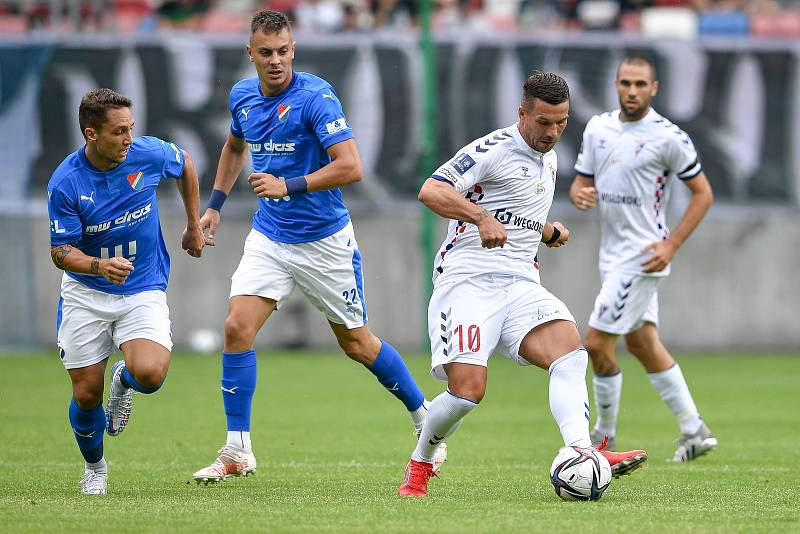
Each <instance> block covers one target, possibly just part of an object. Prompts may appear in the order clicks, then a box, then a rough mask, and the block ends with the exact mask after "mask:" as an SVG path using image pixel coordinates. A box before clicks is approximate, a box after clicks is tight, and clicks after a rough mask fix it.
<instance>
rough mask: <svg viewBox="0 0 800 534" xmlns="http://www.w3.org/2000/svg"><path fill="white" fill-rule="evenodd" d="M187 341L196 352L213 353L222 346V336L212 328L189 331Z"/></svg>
mask: <svg viewBox="0 0 800 534" xmlns="http://www.w3.org/2000/svg"><path fill="white" fill-rule="evenodd" d="M186 341H187V344H188V345H189V348H190V349H191V350H193V351H194V352H202V353H205V354H211V353H212V352H217V351H219V350H220V349H221V348H222V336H221V335H220V333H219V332H218V331H217V330H215V329H212V328H196V329H194V330H192V331H191V332H189V335H188V336H187V338H186Z"/></svg>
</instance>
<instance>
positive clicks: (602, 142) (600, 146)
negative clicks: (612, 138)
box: [597, 139, 606, 150]
mask: <svg viewBox="0 0 800 534" xmlns="http://www.w3.org/2000/svg"><path fill="white" fill-rule="evenodd" d="M597 148H598V149H599V150H605V149H606V140H605V139H598V140H597Z"/></svg>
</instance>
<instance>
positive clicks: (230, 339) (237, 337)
mask: <svg viewBox="0 0 800 534" xmlns="http://www.w3.org/2000/svg"><path fill="white" fill-rule="evenodd" d="M256 333H257V332H256V330H255V328H253V327H252V326H251V325H249V324H248V323H247V322H246V321H243V320H241V319H240V318H238V317H235V316H233V315H229V316H228V317H227V318H226V319H225V345H226V347H227V346H230V345H237V346H238V345H246V348H249V347H250V346H251V345H252V343H253V340H254V339H255V337H256ZM243 350H246V349H243Z"/></svg>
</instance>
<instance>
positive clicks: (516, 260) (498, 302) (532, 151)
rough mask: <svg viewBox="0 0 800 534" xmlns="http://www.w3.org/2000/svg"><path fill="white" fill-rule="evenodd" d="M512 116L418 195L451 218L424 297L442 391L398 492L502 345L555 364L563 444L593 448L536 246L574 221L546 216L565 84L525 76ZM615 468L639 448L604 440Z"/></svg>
mask: <svg viewBox="0 0 800 534" xmlns="http://www.w3.org/2000/svg"><path fill="white" fill-rule="evenodd" d="M518 114H519V122H517V123H516V124H512V125H511V126H508V127H507V128H502V129H500V130H496V131H494V132H492V133H490V134H488V135H486V136H484V137H482V138H480V139H476V140H475V141H473V142H471V143H470V144H468V145H467V146H465V147H464V148H462V149H461V150H460V151H459V152H458V153H457V154H456V155H455V156H454V157H453V158H452V159H451V160H450V161H448V162H447V163H445V164H444V165H442V166H441V167H439V168H438V169H437V170H436V171H435V172H434V173H433V174H432V175H431V177H430V178H429V179H428V180H427V181H426V182H425V184H424V185H423V186H422V189H421V191H420V193H419V199H420V201H421V202H423V203H424V204H425V205H426V206H428V208H430V209H431V210H433V211H434V212H435V213H437V214H438V215H440V216H442V217H445V218H447V219H450V226H449V231H448V234H447V237H446V238H445V240H444V242H443V243H442V246H441V248H440V249H439V252H438V253H437V254H436V256H435V258H434V265H433V267H434V272H433V280H434V290H433V295H432V296H431V301H430V305H429V307H428V332H429V334H430V339H431V353H432V362H431V372H432V373H433V375H434V376H435V377H436V378H438V379H440V380H447V390H446V391H445V392H443V393H442V394H441V395H439V396H438V397H436V398H435V399H434V400H433V401H432V402H431V405H430V409H429V412H428V418H427V419H426V421H425V425H424V426H423V428H422V434H421V436H420V439H419V441H418V442H417V447H416V449H415V450H414V452H413V453H412V454H411V460H410V461H409V463H408V465H407V466H406V474H405V478H404V480H403V482H402V485H401V486H400V489H399V492H398V493H399V494H400V495H405V496H417V497H422V496H426V495H427V494H428V480H429V479H430V477H431V476H432V475H433V474H434V472H433V455H434V452H435V450H436V446H437V445H438V444H439V443H440V442H442V441H443V440H444V439H446V438H447V437H448V436H450V435H451V434H452V433H453V432H455V431H456V429H457V428H458V427H459V425H460V424H461V420H462V418H463V417H464V416H466V415H467V414H468V413H469V412H470V411H472V410H473V409H474V408H476V407H477V406H478V403H479V402H480V401H481V400H482V399H483V396H484V393H485V391H486V378H487V364H488V361H489V357H490V356H491V355H492V353H494V352H497V353H499V354H502V355H503V356H506V357H508V358H511V359H512V360H514V361H516V362H517V363H519V364H521V365H529V364H533V365H536V366H538V367H540V368H542V369H545V370H547V371H548V372H549V373H550V409H551V411H552V414H553V417H554V418H555V420H556V423H557V424H558V427H559V429H560V431H561V435H562V437H563V439H564V443H565V444H566V445H568V446H577V447H584V448H589V447H591V446H592V445H591V441H590V437H589V399H588V393H587V389H586V366H587V360H588V358H587V356H586V351H585V350H584V348H583V347H582V346H581V339H580V334H579V333H578V329H577V327H576V326H575V321H574V319H573V317H572V315H571V314H570V312H569V310H567V307H566V306H565V305H564V303H563V302H561V301H560V300H559V299H558V298H556V297H555V296H553V295H552V294H551V293H550V292H548V291H547V290H546V289H545V288H544V287H542V286H541V285H540V283H539V266H538V262H537V258H536V252H537V249H538V247H539V243H540V242H541V241H543V242H544V243H545V245H547V246H548V247H560V246H562V245H564V244H566V242H567V240H568V239H569V231H568V230H567V229H566V228H565V227H564V226H563V225H562V224H561V223H558V222H555V223H552V224H551V223H549V222H547V214H548V212H549V211H550V205H551V204H552V202H553V193H554V191H555V185H556V169H557V168H558V165H557V161H556V153H555V151H554V150H553V148H554V147H555V145H556V143H557V142H558V140H559V138H560V137H561V134H562V132H563V131H564V129H565V128H566V127H567V118H568V116H569V88H568V86H567V83H566V82H565V81H564V80H563V79H562V78H561V77H559V76H557V75H556V74H552V73H542V72H537V73H534V74H533V75H532V76H530V77H529V78H528V79H527V81H526V82H525V85H524V88H523V95H522V103H521V104H520V106H519V110H518ZM601 452H602V453H603V454H604V455H606V457H607V458H608V460H609V463H610V464H611V465H612V470H613V472H614V474H615V475H617V476H618V475H621V474H625V473H629V472H631V471H633V470H634V469H636V468H637V467H639V466H640V465H641V464H642V463H643V462H644V461H645V460H646V459H647V454H646V453H645V452H644V451H630V452H627V453H612V452H608V451H601Z"/></svg>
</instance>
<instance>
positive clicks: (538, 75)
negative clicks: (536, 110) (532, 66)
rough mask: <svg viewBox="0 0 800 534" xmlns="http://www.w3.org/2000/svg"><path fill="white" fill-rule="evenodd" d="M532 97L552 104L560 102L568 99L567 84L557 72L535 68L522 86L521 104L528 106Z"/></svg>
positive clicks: (531, 101)
mask: <svg viewBox="0 0 800 534" xmlns="http://www.w3.org/2000/svg"><path fill="white" fill-rule="evenodd" d="M534 98H538V99H540V100H544V101H545V102H547V103H548V104H552V105H556V104H561V103H562V102H566V101H567V100H569V85H567V82H566V80H564V78H562V77H561V76H559V75H558V74H554V73H552V72H541V71H538V70H537V71H535V72H534V73H533V74H531V75H530V76H528V79H527V80H525V84H524V85H523V86H522V105H523V106H525V107H526V108H529V107H530V106H531V105H532V104H533V99H534Z"/></svg>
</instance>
